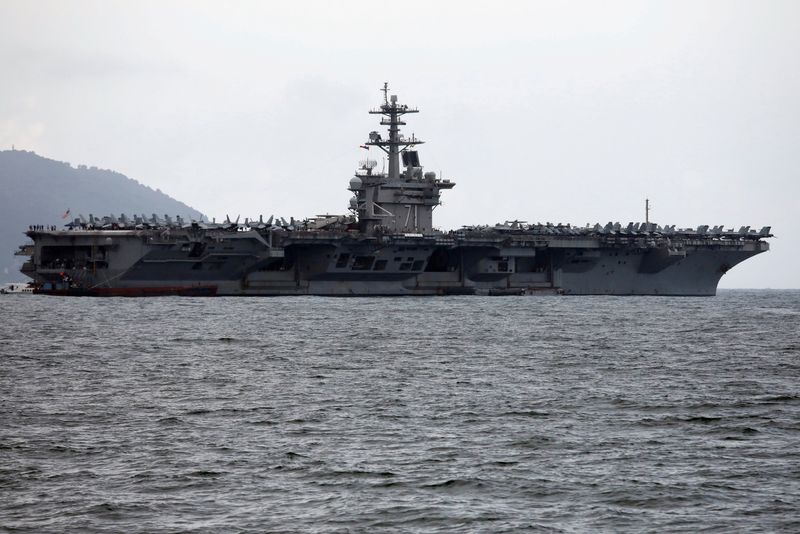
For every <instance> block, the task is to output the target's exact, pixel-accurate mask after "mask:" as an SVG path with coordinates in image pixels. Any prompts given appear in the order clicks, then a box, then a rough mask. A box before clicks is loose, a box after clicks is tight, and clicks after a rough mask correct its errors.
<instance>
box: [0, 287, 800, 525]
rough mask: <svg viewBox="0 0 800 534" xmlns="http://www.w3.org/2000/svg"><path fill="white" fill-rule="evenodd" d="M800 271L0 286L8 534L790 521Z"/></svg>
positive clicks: (796, 470)
mask: <svg viewBox="0 0 800 534" xmlns="http://www.w3.org/2000/svg"><path fill="white" fill-rule="evenodd" d="M799 316H800V292H798V291H721V292H720V295H719V296H718V297H716V298H697V299H695V298H649V297H505V298H497V297H486V298H481V297H446V298H414V297H405V298H375V299H362V298H346V299H331V298H318V297H291V298H264V299H233V298H231V299H228V298H215V299H193V298H174V297H164V298H151V299H113V298H109V299H78V298H72V299H65V298H53V297H44V296H31V295H25V296H4V297H1V298H0V362H1V363H2V366H1V367H0V391H2V401H1V402H0V459H2V462H0V531H14V532H16V531H21V532H65V531H72V532H154V533H157V532H267V531H280V532H300V531H302V532H309V531H310V532H381V531H384V532H397V531H407V532H438V531H441V532H518V531H523V530H534V531H536V530H542V531H554V532H561V531H564V532H573V531H595V530H600V531H642V530H648V531H665V530H666V531H692V532H694V531H698V530H704V529H707V530H718V531H747V530H751V531H761V530H768V531H775V530H780V531H798V530H800V519H798V517H800V516H798V514H797V510H798V509H800V448H798V447H797V443H798V442H800V439H799V438H800V386H798V373H799V372H800V334H799V333H798V332H799V331H800V328H799V327H800V320H798V317H799Z"/></svg>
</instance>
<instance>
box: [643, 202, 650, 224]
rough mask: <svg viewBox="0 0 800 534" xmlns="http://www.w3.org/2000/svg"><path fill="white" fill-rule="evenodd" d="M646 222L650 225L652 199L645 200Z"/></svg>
mask: <svg viewBox="0 0 800 534" xmlns="http://www.w3.org/2000/svg"><path fill="white" fill-rule="evenodd" d="M644 222H645V224H650V199H649V198H645V199H644Z"/></svg>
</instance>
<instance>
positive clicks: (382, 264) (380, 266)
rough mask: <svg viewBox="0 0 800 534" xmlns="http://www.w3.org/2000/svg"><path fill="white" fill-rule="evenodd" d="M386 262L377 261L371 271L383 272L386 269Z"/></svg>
mask: <svg viewBox="0 0 800 534" xmlns="http://www.w3.org/2000/svg"><path fill="white" fill-rule="evenodd" d="M386 263H387V262H386V260H378V261H376V262H375V267H373V268H372V270H373V271H383V270H385V269H386Z"/></svg>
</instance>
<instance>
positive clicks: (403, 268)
mask: <svg viewBox="0 0 800 534" xmlns="http://www.w3.org/2000/svg"><path fill="white" fill-rule="evenodd" d="M400 270H401V271H409V270H411V262H405V263H401V264H400Z"/></svg>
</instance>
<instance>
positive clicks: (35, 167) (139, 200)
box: [0, 150, 202, 283]
mask: <svg viewBox="0 0 800 534" xmlns="http://www.w3.org/2000/svg"><path fill="white" fill-rule="evenodd" d="M0 191H2V194H0V283H3V282H16V281H22V280H25V277H24V276H23V275H22V274H21V273H20V272H19V267H20V266H21V265H22V262H23V261H24V258H21V257H19V256H14V251H15V250H17V248H18V247H19V245H21V244H23V243H25V242H26V241H27V238H26V237H25V235H23V232H25V231H26V230H27V229H28V226H30V225H32V224H43V225H57V226H62V225H63V224H64V223H66V222H68V220H65V219H62V215H63V214H64V212H65V211H66V210H67V209H69V210H70V219H71V218H73V217H77V216H78V214H83V215H84V216H86V217H88V216H89V214H90V213H92V214H94V215H95V216H100V217H102V216H103V215H109V214H112V213H113V214H115V215H117V216H119V215H120V214H121V213H125V214H127V215H129V216H130V215H133V214H134V213H137V214H143V213H144V214H147V215H148V216H149V215H150V214H152V213H156V214H158V215H159V216H160V217H163V216H164V214H169V215H170V216H172V217H173V218H174V217H175V216H176V215H180V216H182V217H183V218H185V219H186V220H190V219H199V218H201V217H202V214H201V213H200V212H199V211H197V210H195V209H193V208H190V207H189V206H187V205H186V204H184V203H183V202H179V201H177V200H175V199H174V198H172V197H170V196H168V195H165V194H164V193H162V192H161V191H159V190H155V189H151V188H150V187H147V186H145V185H142V184H140V183H139V182H137V181H136V180H133V179H131V178H128V177H127V176H125V175H123V174H120V173H118V172H114V171H110V170H105V169H98V168H97V167H87V166H85V165H79V166H78V167H77V168H76V167H72V166H71V165H70V164H69V163H65V162H63V161H55V160H52V159H47V158H43V157H41V156H39V155H37V154H35V153H33V152H27V151H24V150H4V151H0Z"/></svg>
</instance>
